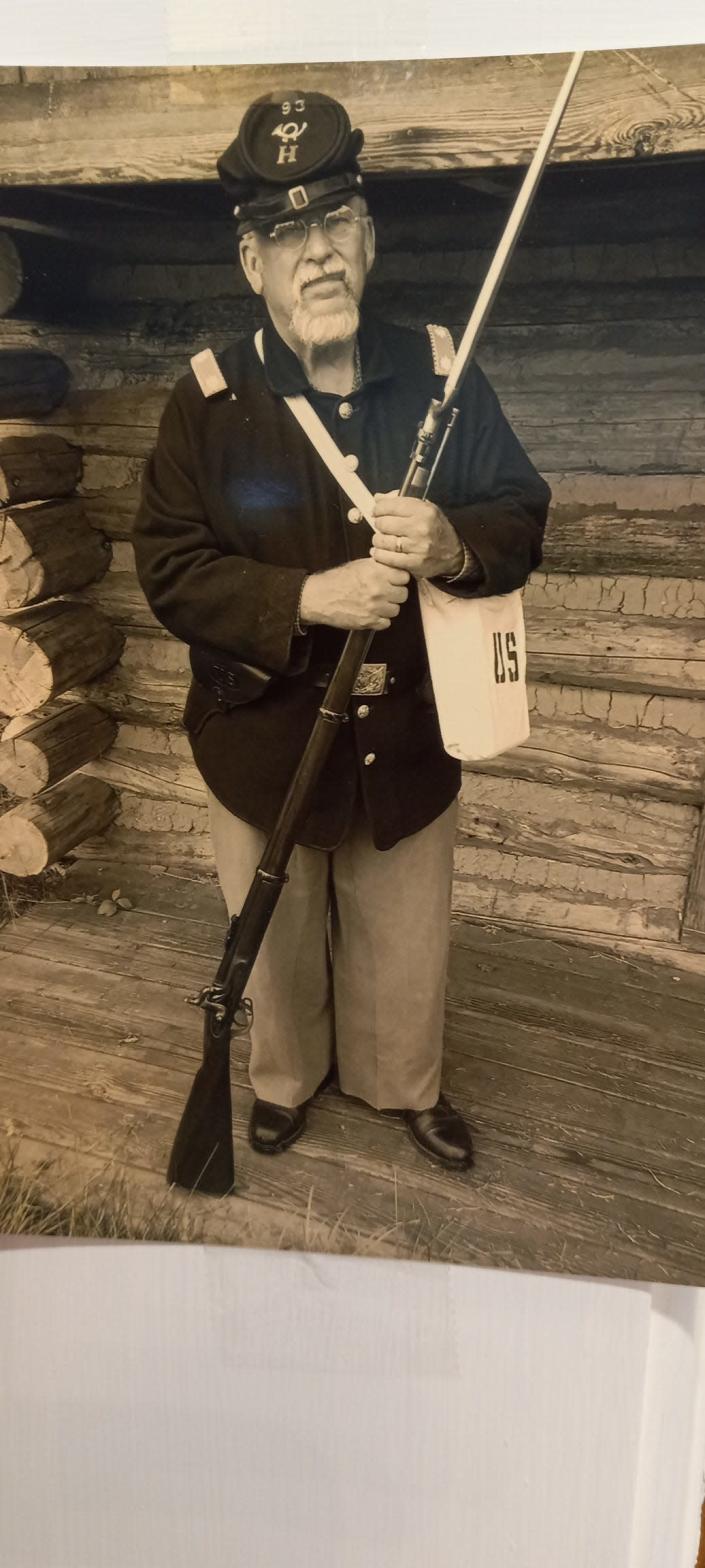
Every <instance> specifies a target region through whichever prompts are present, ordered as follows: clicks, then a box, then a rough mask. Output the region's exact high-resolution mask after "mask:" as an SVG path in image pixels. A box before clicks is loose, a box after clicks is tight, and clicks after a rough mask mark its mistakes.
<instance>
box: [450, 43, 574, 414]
mask: <svg viewBox="0 0 705 1568" xmlns="http://www.w3.org/2000/svg"><path fill="white" fill-rule="evenodd" d="M583 54H584V50H579V51H578V52H577V53H576V54H574V55H573V58H572V60H571V62H570V65H569V67H568V70H567V72H566V74H565V77H564V78H563V82H562V83H561V88H560V92H559V93H558V97H557V98H556V101H555V103H554V105H553V108H552V110H551V113H550V115H549V117H548V120H547V122H546V127H545V130H544V133H543V136H542V137H541V140H540V142H539V144H538V147H537V148H536V151H535V153H534V156H533V158H532V160H531V163H530V164H529V167H528V169H527V171H526V174H525V176H524V179H523V181H522V185H521V189H520V191H519V195H518V196H517V199H516V201H515V203H514V206H513V208H512V211H511V214H510V216H509V221H508V223H507V226H506V228H505V230H504V233H503V235H502V238H501V240H500V242H499V245H498V246H497V249H496V251H495V254H494V256H493V258H492V261H491V263H490V267H489V269H488V272H487V276H486V278H485V281H484V283H483V285H482V288H481V289H480V292H479V294H478V296H477V300H476V302H475V306H474V309H473V312H472V315H471V316H470V320H469V321H468V324H467V327H466V328H465V331H464V333H463V336H462V338H461V341H460V344H459V347H458V352H457V354H456V356H455V359H454V361H453V364H452V366H451V371H450V375H449V376H448V380H447V381H446V384H445V390H444V393H443V405H442V406H443V408H444V409H445V408H448V406H449V404H450V403H451V402H452V400H453V398H454V396H455V394H456V392H457V390H458V387H459V386H460V383H461V382H462V380H463V377H464V375H465V372H466V370H467V369H468V366H469V364H470V362H471V360H472V356H473V354H474V352H475V349H476V347H477V343H478V339H479V337H480V335H481V333H482V330H483V328H484V325H485V322H486V321H487V318H488V316H489V314H490V311H491V309H492V306H493V304H494V300H495V295H496V293H497V290H498V288H499V286H500V284H501V282H502V279H503V277H504V274H505V272H506V270H507V267H508V266H509V263H510V261H511V259H512V255H513V252H514V247H515V245H516V243H517V240H518V239H519V235H520V234H521V231H522V228H523V226H524V223H525V220H526V218H527V217H528V214H529V211H530V209H531V203H532V201H533V199H534V195H535V192H536V188H537V186H538V183H539V180H540V178H541V175H542V173H543V170H544V166H545V164H546V162H547V160H548V155H549V153H550V151H551V148H552V146H553V143H554V141H555V139H556V136H557V135H558V131H559V129H560V124H561V120H562V119H563V115H564V114H565V110H566V107H567V104H568V100H569V98H570V95H571V93H572V91H573V87H574V85H575V78H576V76H577V74H578V71H579V70H580V66H581V64H582V61H583Z"/></svg>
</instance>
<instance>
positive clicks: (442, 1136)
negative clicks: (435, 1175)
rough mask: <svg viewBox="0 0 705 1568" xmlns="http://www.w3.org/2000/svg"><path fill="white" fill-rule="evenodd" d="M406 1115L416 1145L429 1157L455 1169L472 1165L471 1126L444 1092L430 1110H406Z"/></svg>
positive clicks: (465, 1168)
mask: <svg viewBox="0 0 705 1568" xmlns="http://www.w3.org/2000/svg"><path fill="white" fill-rule="evenodd" d="M403 1115H404V1120H405V1122H406V1125H407V1127H408V1129H409V1132H410V1133H411V1137H412V1139H413V1141H414V1143H415V1144H416V1146H417V1148H419V1149H421V1150H422V1152H423V1153H424V1154H427V1155H428V1156H429V1158H430V1159H432V1160H438V1161H439V1163H440V1164H441V1165H447V1166H448V1168H449V1169H450V1170H455V1171H462V1170H467V1168H468V1166H469V1165H472V1164H473V1159H474V1155H473V1148H472V1138H471V1137H470V1129H469V1127H468V1126H467V1125H466V1123H465V1122H464V1121H463V1118H462V1116H461V1115H460V1112H459V1111H455V1110H454V1109H453V1106H452V1105H449V1103H448V1101H447V1100H446V1098H445V1096H444V1095H440V1097H439V1099H438V1100H437V1101H436V1104H435V1105H432V1106H431V1107H430V1108H429V1110H427V1111H404V1113H403Z"/></svg>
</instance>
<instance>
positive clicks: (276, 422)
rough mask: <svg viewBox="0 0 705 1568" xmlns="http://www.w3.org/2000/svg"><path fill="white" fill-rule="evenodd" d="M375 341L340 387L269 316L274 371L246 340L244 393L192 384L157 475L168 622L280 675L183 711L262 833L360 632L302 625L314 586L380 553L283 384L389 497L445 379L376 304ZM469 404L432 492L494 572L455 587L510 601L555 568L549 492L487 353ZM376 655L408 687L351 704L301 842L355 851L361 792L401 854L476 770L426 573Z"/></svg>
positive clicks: (233, 806) (216, 770) (209, 762)
mask: <svg viewBox="0 0 705 1568" xmlns="http://www.w3.org/2000/svg"><path fill="white" fill-rule="evenodd" d="M359 345H360V354H361V364H362V385H361V387H360V390H359V391H357V392H355V393H352V394H351V395H350V396H349V397H346V398H343V397H340V396H338V395H337V394H331V393H322V392H317V391H314V390H312V389H311V387H310V386H309V383H308V381H307V380H306V377H305V374H304V371H303V369H302V367H301V365H300V362H299V360H298V359H297V357H296V355H295V354H293V353H292V351H291V350H290V349H289V348H288V347H287V345H286V344H285V343H284V342H283V340H282V339H281V338H280V337H279V335H278V333H277V332H276V330H275V328H274V327H273V325H272V324H271V323H268V325H267V326H266V328H265V336H264V352H265V367H263V366H262V364H261V363H260V360H259V358H258V356H257V352H256V349H255V346H254V343H253V341H252V339H251V338H248V339H243V340H241V341H239V342H237V343H234V344H233V345H231V346H230V347H228V348H226V349H225V350H224V351H223V352H222V353H221V354H220V355H219V356H218V357H219V360H220V364H221V366H222V368H223V371H224V374H225V376H226V379H227V381H228V384H229V386H230V387H231V388H233V389H234V390H235V392H236V396H235V399H234V400H233V399H232V398H231V397H230V396H229V394H228V393H224V394H222V395H220V396H216V397H213V398H206V397H205V396H204V395H203V393H202V392H201V390H200V387H199V386H198V383H197V381H196V379H195V376H194V375H193V373H192V372H189V373H188V374H187V375H186V376H184V377H183V378H182V379H181V380H180V381H179V382H178V383H177V385H176V387H175V388H174V391H173V392H172V394H171V396H170V399H169V401H168V404H167V406H166V408H165V411H164V414H163V417H162V421H161V425H160V428H159V435H158V440H157V444H156V448H155V450H154V452H153V454H152V456H151V458H150V460H149V462H148V463H147V466H146V469H145V474H144V480H143V489H142V499H141V504H140V508H139V513H138V516H137V519H136V523H135V532H134V542H135V555H136V563H137V571H138V575H139V580H140V583H141V585H142V588H143V591H144V593H145V595H146V598H147V600H148V602H149V604H150V605H151V608H152V610H153V611H154V614H155V615H156V616H157V618H158V619H159V620H160V621H161V622H162V624H163V625H164V626H166V627H167V628H168V630H169V631H171V632H173V633H174V635H175V636H176V637H179V638H181V639H182V640H183V641H185V642H187V643H189V644H191V645H193V644H195V643H204V642H206V643H208V644H210V645H211V646H212V647H213V648H215V649H218V650H223V651H225V652H227V653H230V654H232V655H235V656H236V657H237V658H238V659H243V660H246V661H247V662H249V663H251V664H257V665H260V666H263V667H264V668H266V669H268V670H271V671H274V672H276V674H277V676H278V677H279V678H278V679H276V680H275V681H273V682H272V683H271V684H270V686H269V687H268V688H267V690H266V692H265V693H264V695H263V696H261V697H259V698H258V699H257V700H255V701H252V702H249V703H247V704H246V705H244V706H239V707H236V708H233V709H230V710H229V711H224V710H223V708H222V706H220V705H219V703H218V700H217V698H216V696H215V695H214V694H213V693H212V692H211V691H209V690H207V689H205V688H204V686H202V685H200V684H199V683H198V682H197V681H195V680H194V681H193V682H192V685H191V689H190V691H189V695H188V699H187V702H186V708H185V712H184V724H185V726H186V729H187V732H188V734H189V737H190V741H191V746H192V749H193V754H194V758H195V761H196V764H197V766H198V768H199V770H200V772H201V774H202V775H203V777H204V779H205V780H206V782H207V783H208V784H209V786H210V788H211V789H212V790H213V792H214V794H215V795H216V796H217V797H218V799H219V800H221V801H222V803H223V804H224V805H225V806H227V807H228V809H229V810H230V811H232V812H234V813H235V814H236V815H237V816H240V817H243V818H244V819H245V820H246V821H248V822H251V823H253V824H254V825H255V826H257V827H259V828H263V829H264V830H265V831H266V830H269V829H270V828H271V827H272V825H273V823H274V820H275V817H276V814H277V811H278V809H279V807H280V805H281V803H282V800H283V797H284V794H285V791H286V787H287V785H288V783H289V780H290V778H291V775H292V773H293V771H294V769H295V767H296V764H297V762H298V760H299V757H300V755H301V753H302V751H303V748H304V746H305V743H306V740H307V738H308V735H309V733H310V731H311V728H312V726H313V722H314V719H315V715H316V711H317V707H318V705H319V703H320V700H321V695H322V693H321V690H320V686H317V685H316V684H315V682H314V679H313V673H312V672H315V674H316V676H317V677H320V673H321V669H322V668H325V667H326V666H328V665H329V666H331V667H332V666H333V664H334V663H335V660H336V658H337V656H338V654H339V653H340V651H341V650H342V647H343V644H344V641H345V633H344V632H339V631H335V630H333V629H331V628H328V627H315V628H311V630H310V631H309V633H308V634H307V635H306V636H305V637H300V636H296V635H295V630H294V628H295V621H296V611H297V605H298V600H299V595H300V591H301V587H302V584H303V580H304V578H305V576H306V575H307V574H308V573H310V572H314V571H321V570H324V569H325V568H327V567H332V566H338V565H340V564H342V563H343V562H344V561H346V560H349V559H354V558H357V557H362V556H365V555H367V554H368V553H369V548H370V531H369V528H368V526H367V524H366V523H364V522H362V523H360V522H351V521H350V520H349V518H348V513H349V511H350V509H351V503H350V501H349V499H348V497H347V496H346V495H344V493H343V492H342V491H341V490H340V489H339V487H338V485H337V484H336V482H335V481H334V479H333V478H332V477H331V475H330V474H329V472H328V470H327V468H326V467H325V465H324V463H323V462H322V460H321V459H320V458H319V457H318V455H317V454H316V452H315V451H314V450H313V448H312V446H311V445H310V443H309V441H308V440H307V438H306V436H305V435H304V434H303V432H302V431H301V430H300V428H299V426H298V424H297V422H296V421H295V419H294V417H293V415H292V414H291V412H290V411H289V409H288V408H287V407H286V404H285V403H284V402H283V396H284V395H289V394H295V393H298V392H304V393H306V394H307V395H308V396H310V398H311V401H312V403H313V404H314V407H315V408H316V410H317V412H318V413H319V415H320V416H321V418H322V419H323V421H324V423H325V424H326V425H327V427H328V429H329V430H330V432H331V434H332V435H333V436H334V437H335V439H336V441H337V442H338V444H339V446H340V447H341V450H342V451H343V452H345V453H354V454H355V456H356V457H357V458H358V459H359V468H358V472H359V475H360V477H361V478H362V479H363V480H364V481H365V483H366V484H367V485H368V487H369V489H371V490H372V491H389V490H395V489H398V487H399V485H400V484H401V482H402V479H403V478H404V475H405V473H406V470H407V467H408V463H409V457H410V453H411V448H412V444H413V440H414V436H415V433H416V429H417V426H418V424H419V422H420V421H421V419H422V418H423V416H424V414H425V412H426V409H427V407H428V403H429V401H430V399H431V397H434V396H435V397H438V396H439V394H440V391H441V388H442V381H441V380H440V379H439V377H437V376H436V375H435V374H434V370H433V364H432V358H431V351H430V345H429V341H428V337H427V335H426V334H425V333H422V332H418V331H415V330H412V329H410V328H406V327H400V326H395V325H392V324H390V323H387V322H382V321H380V320H377V319H376V318H374V317H371V316H369V315H365V314H363V317H362V323H361V328H360V335H359ZM459 402H460V416H459V418H458V420H457V422H456V425H455V428H454V430H453V432H452V434H451V436H450V439H449V442H448V444H447V446H446V449H445V452H444V454H443V457H442V460H441V463H440V466H439V469H438V472H437V475H436V478H435V480H434V484H433V489H432V492H431V495H430V497H429V498H430V499H432V500H434V501H435V502H436V504H437V505H438V506H439V507H440V508H441V510H442V511H444V512H445V514H446V516H447V517H448V518H449V519H450V521H451V522H452V524H453V526H454V528H455V529H456V530H457V532H458V534H459V536H460V538H461V539H462V540H463V541H464V542H465V543H466V544H467V545H468V546H469V547H470V549H471V550H472V551H473V552H474V554H475V556H476V557H477V559H478V561H479V562H480V563H481V566H482V573H481V574H479V580H478V576H477V575H476V576H474V577H470V578H469V579H467V580H463V581H460V582H458V583H456V584H453V585H450V586H448V587H447V591H448V592H449V593H456V594H461V595H464V596H470V595H473V596H476V595H482V594H485V595H493V594H502V593H509V592H510V591H511V590H512V589H514V588H518V587H521V586H522V584H523V583H525V582H526V579H527V577H528V575H529V573H530V572H531V571H532V570H533V569H534V568H535V567H537V566H538V565H539V563H540V561H541V542H542V536H543V530H544V526H545V521H546V515H547V510H548V503H549V500H550V492H549V490H548V486H547V485H546V484H545V483H544V481H543V480H542V479H541V478H540V477H539V475H538V474H537V472H536V470H535V469H534V467H533V465H532V463H531V462H530V461H529V459H528V457H527V456H526V453H525V452H524V451H523V449H522V447H521V445H520V444H519V442H518V440H517V439H516V437H515V435H514V433H513V431H512V430H511V428H510V426H509V424H508V423H507V421H506V419H505V417H504V415H503V413H502V411H501V409H500V406H499V403H498V401H497V398H496V397H495V394H494V392H493V391H492V389H491V387H490V386H489V384H488V382H487V380H486V378H485V377H484V375H483V374H482V372H481V370H480V369H479V368H478V367H477V366H476V365H473V366H472V367H471V369H470V372H469V374H468V376H467V378H466V380H465V382H464V385H463V388H462V391H461V393H460V395H459ZM350 410H352V412H350ZM444 586H445V585H444ZM368 660H369V661H371V662H382V661H386V662H387V663H388V665H389V670H390V672H391V673H392V674H393V675H394V684H393V685H392V686H391V687H390V689H389V691H388V693H387V695H385V696H381V697H372V698H370V699H369V700H368V701H367V702H362V701H361V700H360V699H353V701H352V703H351V707H350V716H349V721H348V722H347V723H345V724H344V725H343V726H342V729H341V731H340V734H339V735H338V736H337V737H336V740H335V743H334V746H333V750H332V753H331V756H330V758H329V761H328V764H327V766H326V769H325V771H324V774H323V776H322V778H321V780H320V781H319V785H318V788H317V791H316V796H315V800H314V802H313V806H312V808H311V811H310V813H309V816H308V818H307V821H306V823H305V824H304V826H303V828H302V831H301V833H300V835H299V839H300V842H302V843H304V844H308V845H312V846H314V847H317V848H321V849H330V848H333V847H334V846H335V845H336V844H338V843H339V842H340V841H341V839H342V838H343V837H344V835H345V832H346V828H347V825H348V823H349V821H350V817H351V813H352V810H353V806H354V803H355V799H356V797H357V796H358V795H359V794H361V795H362V798H363V800H364V805H365V809H366V812H367V815H368V818H369V821H370V824H371V827H372V832H373V837H374V842H375V844H376V845H377V847H378V848H379V849H388V848H390V847H391V846H392V845H393V844H395V843H396V842H397V841H398V840H399V839H400V838H403V837H405V836H407V835H408V834H411V833H415V832H418V830H419V829H421V828H423V827H425V826H426V825H427V824H428V823H429V822H431V821H433V819H434V818H435V817H436V816H438V815H439V813H440V812H442V811H444V810H445V808H446V807H447V806H448V805H449V804H450V802H451V800H452V799H453V797H454V796H455V795H456V794H457V791H458V787H459V783H460V765H459V764H458V763H457V762H455V761H454V760H453V759H452V758H451V757H449V756H448V755H447V754H446V752H445V751H444V750H443V746H442V743H441V739H440V733H439V729H438V722H437V718H436V712H435V708H434V705H433V698H432V694H431V691H430V685H429V681H428V678H427V674H428V666H427V661H426V656H425V648H424V641H423V635H422V630H421V620H420V613H419V607H418V597H417V594H416V590H415V587H414V586H413V585H412V592H411V593H410V595H409V599H408V601H407V603H406V604H405V605H404V606H403V607H402V610H401V613H400V615H399V616H398V617H397V618H396V619H395V620H394V621H393V622H392V625H391V626H390V627H389V629H388V630H386V631H382V632H378V633H376V634H375V637H374V640H373V642H372V645H371V648H370V651H369V653H368ZM365 708H367V709H368V710H369V711H368V712H367V713H365V712H364V709H365ZM370 755H373V756H374V762H373V763H371V764H370V763H367V764H366V763H365V760H364V759H365V757H370Z"/></svg>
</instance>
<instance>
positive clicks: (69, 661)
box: [0, 599, 124, 716]
mask: <svg viewBox="0 0 705 1568" xmlns="http://www.w3.org/2000/svg"><path fill="white" fill-rule="evenodd" d="M123 645H124V638H123V636H122V634H121V633H120V632H119V631H118V630H117V629H116V627H114V626H111V624H110V622H109V621H107V620H106V619H105V617H104V616H102V615H100V614H99V612H98V611H97V610H94V609H93V607H92V606H90V605H87V604H81V603H77V602H74V601H72V600H64V599H56V600H49V601H47V602H46V603H43V604H40V605H37V606H36V607H35V608H34V609H28V610H20V611H18V612H16V614H15V615H13V616H12V617H11V618H9V619H8V620H6V621H0V713H6V714H9V715H13V716H14V715H15V714H25V713H34V711H35V709H37V708H41V707H42V706H43V705H44V703H45V702H48V701H49V699H50V698H51V697H54V696H58V695H59V693H60V692H63V691H68V690H69V688H70V687H72V686H76V685H77V684H79V683H81V682H84V681H91V680H92V679H93V678H94V677H95V676H96V675H98V674H100V673H102V671H103V670H106V669H109V668H110V666H111V665H112V664H114V663H115V661H116V659H118V658H119V656H120V653H121V652H122V648H123Z"/></svg>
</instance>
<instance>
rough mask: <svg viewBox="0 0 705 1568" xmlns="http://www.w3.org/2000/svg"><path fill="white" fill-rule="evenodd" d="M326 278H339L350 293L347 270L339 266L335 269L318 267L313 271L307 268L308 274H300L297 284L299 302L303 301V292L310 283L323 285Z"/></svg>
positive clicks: (334, 267)
mask: <svg viewBox="0 0 705 1568" xmlns="http://www.w3.org/2000/svg"><path fill="white" fill-rule="evenodd" d="M324 278H338V279H339V280H340V282H341V283H342V284H343V285H344V286H345V288H346V289H347V290H348V292H350V279H349V275H348V271H347V268H346V267H341V266H340V265H339V264H338V265H336V266H333V267H316V268H315V269H313V270H312V269H310V268H307V270H306V272H302V273H300V274H299V277H298V279H297V282H296V298H297V299H298V300H300V299H301V296H302V294H303V291H304V289H305V288H306V287H307V285H308V284H309V283H321V282H322V281H323V279H324Z"/></svg>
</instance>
